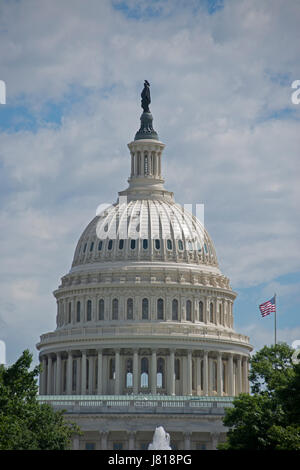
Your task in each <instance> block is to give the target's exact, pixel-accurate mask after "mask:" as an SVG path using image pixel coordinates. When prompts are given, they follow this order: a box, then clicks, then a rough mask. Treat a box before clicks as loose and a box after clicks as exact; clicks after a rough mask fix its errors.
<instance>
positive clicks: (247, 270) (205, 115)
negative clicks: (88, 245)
mask: <svg viewBox="0 0 300 470" xmlns="http://www.w3.org/2000/svg"><path fill="white" fill-rule="evenodd" d="M299 24H300V2H299V0H223V1H222V0H188V1H187V0H147V1H146V0H101V1H99V0H51V2H49V1H48V0H26V1H25V0H2V1H1V3H0V80H3V81H4V82H5V83H6V104H5V105H4V104H1V105H0V207H1V209H0V228H1V230H0V237H1V242H0V263H1V264H0V266H1V269H0V339H2V340H4V341H5V343H6V348H7V363H12V362H14V361H15V360H16V359H17V358H18V357H19V355H20V354H21V353H22V351H23V350H24V349H25V348H29V349H30V350H31V351H32V352H33V353H34V358H35V361H36V360H37V353H36V351H35V344H36V343H37V342H38V340H39V336H40V334H42V333H45V332H47V331H51V330H53V329H54V328H55V315H56V302H55V299H54V297H53V295H52V292H53V290H54V289H56V288H57V286H58V284H59V283H60V277H61V276H62V275H64V274H65V273H67V272H68V270H69V269H70V266H71V262H72V257H73V252H74V249H75V246H76V243H77V240H78V238H79V236H80V234H81V233H82V231H83V229H84V228H85V226H86V225H87V224H88V222H89V221H90V220H91V219H92V218H93V217H94V214H95V211H96V208H97V206H98V204H100V203H106V202H107V203H110V202H115V200H116V197H117V192H118V191H120V190H123V189H125V188H126V187H127V182H126V180H127V177H128V175H129V168H130V164H129V163H130V162H129V152H128V149H127V143H128V142H130V141H131V140H132V139H133V138H134V135H135V132H136V131H137V129H138V127H139V117H140V114H141V108H140V92H141V90H142V87H143V81H144V79H147V80H148V81H149V82H150V83H151V96H152V104H151V111H152V114H153V116H154V127H155V129H156V130H157V132H158V134H159V137H160V139H161V140H162V141H163V142H164V143H165V144H166V149H165V151H164V155H163V159H164V161H163V174H164V177H165V179H166V183H165V186H166V187H167V188H168V189H170V190H172V191H174V192H175V198H176V201H177V202H179V203H181V204H194V205H195V204H199V203H204V204H205V225H206V228H207V229H208V231H209V233H210V235H211V236H212V238H213V240H214V242H215V246H216V251H217V255H218V259H219V262H220V266H221V269H222V271H223V272H224V274H226V275H227V276H228V277H229V278H230V279H231V285H232V287H233V289H234V290H235V291H236V292H237V293H238V297H237V300H236V302H235V308H234V311H235V328H236V329H237V330H238V331H239V332H242V333H245V334H248V335H249V336H250V340H251V342H252V344H253V345H254V346H255V348H259V347H261V346H262V345H264V344H270V343H272V341H273V318H272V317H271V316H269V317H266V318H264V319H262V318H261V317H260V313H259V310H258V304H259V303H261V302H263V301H265V300H268V299H269V298H270V297H271V296H272V295H273V294H274V292H276V293H277V301H278V318H277V320H278V333H277V335H278V339H279V340H282V341H287V342H288V343H289V344H291V343H292V341H293V340H295V339H300V322H299V317H300V311H299V302H300V256H299V255H300V235H299V233H300V220H299V204H300V184H299V170H300V163H299V162H300V132H299V125H300V104H299V105H297V104H294V103H292V100H291V96H292V93H293V89H292V88H291V84H292V82H293V81H294V80H300V61H299V52H300V51H299V49H300V28H299ZM299 96H300V94H299Z"/></svg>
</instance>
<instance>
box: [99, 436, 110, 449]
mask: <svg viewBox="0 0 300 470" xmlns="http://www.w3.org/2000/svg"><path fill="white" fill-rule="evenodd" d="M107 437H108V432H107V431H102V432H101V439H100V445H101V450H107Z"/></svg>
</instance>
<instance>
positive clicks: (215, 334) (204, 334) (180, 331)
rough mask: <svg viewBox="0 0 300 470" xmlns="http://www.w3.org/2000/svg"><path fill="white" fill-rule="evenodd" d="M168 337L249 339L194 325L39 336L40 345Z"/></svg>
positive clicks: (113, 328)
mask: <svg viewBox="0 0 300 470" xmlns="http://www.w3.org/2000/svg"><path fill="white" fill-rule="evenodd" d="M156 335H157V336H165V335H167V336H169V337H178V336H179V337H184V338H192V337H195V336H196V337H197V336H200V337H201V338H204V339H205V338H206V339H217V340H224V341H232V342H241V343H246V344H249V337H248V336H245V335H242V334H239V333H236V332H234V331H226V330H222V329H218V328H209V327H200V326H199V327H197V326H196V325H191V326H189V325H174V324H172V325H168V324H159V325H154V324H152V325H146V324H145V325H136V326H135V325H132V326H125V325H124V326H120V325H119V326H103V327H81V328H69V329H63V330H57V331H54V332H51V333H45V334H43V335H41V343H43V344H45V343H51V342H60V341H64V340H66V341H68V340H70V339H75V338H76V339H83V340H84V339H85V338H87V339H91V338H92V337H93V336H95V337H97V338H99V337H102V338H105V337H107V338H109V337H116V336H117V337H120V336H121V337H124V336H128V337H133V336H151V337H153V336H154V337H155V336H156Z"/></svg>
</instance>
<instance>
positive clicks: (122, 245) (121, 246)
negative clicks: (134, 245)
mask: <svg viewBox="0 0 300 470" xmlns="http://www.w3.org/2000/svg"><path fill="white" fill-rule="evenodd" d="M123 248H124V240H123V239H121V240H119V250H123Z"/></svg>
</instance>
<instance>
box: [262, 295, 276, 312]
mask: <svg viewBox="0 0 300 470" xmlns="http://www.w3.org/2000/svg"><path fill="white" fill-rule="evenodd" d="M259 310H260V312H261V316H262V317H266V316H267V315H270V313H272V312H276V302H275V295H274V297H272V299H270V300H268V301H267V302H264V303H263V304H260V306H259Z"/></svg>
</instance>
